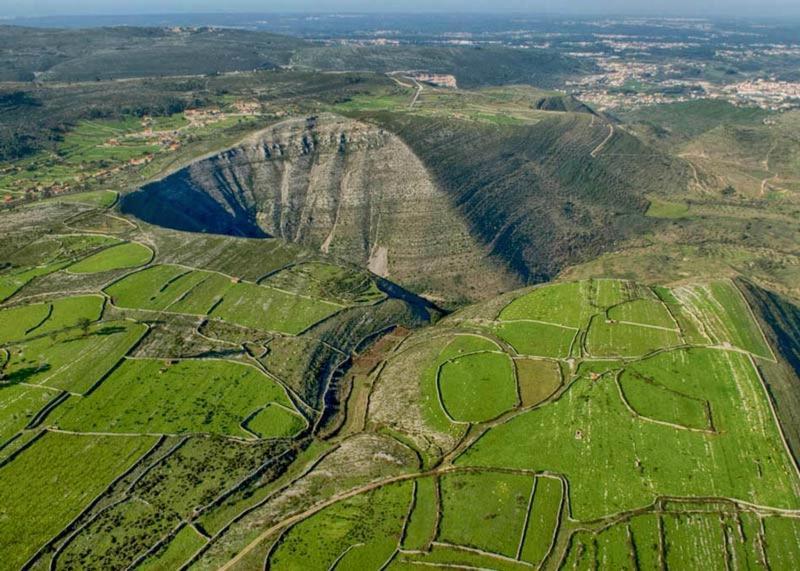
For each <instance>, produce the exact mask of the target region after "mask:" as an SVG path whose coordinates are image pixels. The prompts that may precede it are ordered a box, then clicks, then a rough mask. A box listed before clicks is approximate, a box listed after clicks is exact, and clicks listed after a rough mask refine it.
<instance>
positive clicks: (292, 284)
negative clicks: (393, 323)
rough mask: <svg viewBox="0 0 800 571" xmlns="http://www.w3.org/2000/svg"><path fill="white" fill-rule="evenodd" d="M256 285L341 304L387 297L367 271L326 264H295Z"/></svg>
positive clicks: (365, 301)
mask: <svg viewBox="0 0 800 571" xmlns="http://www.w3.org/2000/svg"><path fill="white" fill-rule="evenodd" d="M259 284H261V285H266V286H270V287H274V288H277V289H282V290H285V291H291V292H295V293H304V294H306V295H310V296H312V297H317V298H320V299H323V300H326V301H331V302H333V303H340V304H365V303H374V302H377V301H380V300H381V299H385V298H386V294H384V293H383V292H382V291H381V290H380V289H378V285H377V284H376V283H375V280H374V279H373V278H372V277H371V276H370V274H368V273H367V272H364V271H355V270H353V269H349V268H345V267H342V266H335V265H333V264H328V263H325V262H304V263H301V264H296V265H294V266H291V267H289V268H287V269H285V270H281V271H279V272H277V273H274V274H271V275H270V276H269V277H267V278H266V279H264V280H262V281H260V282H259Z"/></svg>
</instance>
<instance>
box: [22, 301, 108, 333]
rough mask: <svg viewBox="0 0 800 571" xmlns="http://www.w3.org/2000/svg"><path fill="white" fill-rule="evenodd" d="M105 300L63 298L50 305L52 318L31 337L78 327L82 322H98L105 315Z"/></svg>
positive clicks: (34, 330)
mask: <svg viewBox="0 0 800 571" xmlns="http://www.w3.org/2000/svg"><path fill="white" fill-rule="evenodd" d="M104 302H105V300H104V299H103V297H102V296H100V295H82V296H75V297H61V298H59V299H56V300H53V302H52V303H51V304H50V305H51V306H52V308H53V310H52V312H51V313H50V317H48V318H47V320H46V321H44V322H43V323H42V324H41V325H40V326H38V327H36V328H35V329H33V330H32V331H30V333H29V336H37V337H38V336H39V335H44V334H47V333H52V332H56V331H61V330H63V329H68V328H70V327H77V326H78V325H79V324H80V323H81V322H82V320H88V321H89V322H92V321H97V320H98V319H100V316H101V315H102V313H103V305H104Z"/></svg>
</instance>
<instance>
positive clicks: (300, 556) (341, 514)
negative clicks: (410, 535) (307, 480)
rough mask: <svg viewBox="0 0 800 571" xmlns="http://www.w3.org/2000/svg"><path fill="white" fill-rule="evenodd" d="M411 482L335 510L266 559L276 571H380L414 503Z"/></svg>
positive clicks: (302, 526)
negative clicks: (307, 570) (378, 570)
mask: <svg viewBox="0 0 800 571" xmlns="http://www.w3.org/2000/svg"><path fill="white" fill-rule="evenodd" d="M411 490H412V483H411V482H403V483H401V484H394V485H390V486H384V487H382V488H378V489H377V490H374V491H370V492H367V493H364V494H361V495H358V496H354V497H352V498H348V499H346V500H343V501H340V502H338V503H335V504H333V505H332V506H330V507H327V508H325V509H324V510H322V511H320V512H319V513H317V514H315V515H313V516H311V517H309V518H308V519H305V520H303V521H302V522H300V523H298V524H296V525H295V526H293V527H292V528H291V529H290V530H289V531H288V532H286V533H285V534H284V535H283V536H282V537H281V539H280V540H279V542H278V545H277V546H276V547H275V548H274V550H273V552H272V553H271V554H270V556H269V558H268V565H269V567H270V568H273V569H298V570H299V569H309V570H319V571H327V570H328V569H331V568H333V567H334V566H338V567H339V568H342V569H379V568H380V567H381V566H382V565H383V564H384V563H386V562H387V561H388V560H389V559H390V558H391V557H392V556H393V554H394V552H395V549H396V548H397V546H398V544H399V542H400V539H401V538H400V535H401V532H402V529H403V524H404V522H405V518H406V516H407V512H408V506H409V502H410V501H411Z"/></svg>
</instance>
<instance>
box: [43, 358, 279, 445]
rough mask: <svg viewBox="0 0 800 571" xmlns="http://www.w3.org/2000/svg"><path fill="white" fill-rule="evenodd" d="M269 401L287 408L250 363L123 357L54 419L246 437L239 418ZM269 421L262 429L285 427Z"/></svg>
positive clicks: (95, 426) (72, 426) (112, 428)
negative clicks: (121, 397)
mask: <svg viewBox="0 0 800 571" xmlns="http://www.w3.org/2000/svg"><path fill="white" fill-rule="evenodd" d="M121 394H124V395H125V398H124V399H120V398H119V395H121ZM271 402H275V403H278V404H282V405H283V406H286V407H292V404H291V402H289V400H288V397H287V396H286V394H285V392H284V390H283V389H282V388H281V387H280V386H279V385H277V384H275V383H274V382H272V381H270V380H269V379H268V378H266V377H265V376H264V375H263V374H262V373H260V372H259V371H258V370H257V369H256V368H254V367H251V366H247V365H243V364H239V363H235V362H231V361H221V360H187V361H178V362H175V363H172V362H165V361H162V360H155V359H128V360H125V361H124V362H123V363H122V364H121V365H120V366H119V367H118V368H116V369H115V370H114V372H113V373H112V374H111V375H110V376H109V377H108V378H107V379H105V380H104V381H103V383H102V384H101V385H100V386H99V387H98V388H97V389H96V390H95V391H94V392H93V393H92V394H91V395H90V396H88V397H84V398H81V399H76V400H75V401H74V402H72V401H68V402H67V403H65V404H64V406H63V407H59V409H58V410H57V411H56V416H55V417H54V418H53V421H54V422H57V423H58V425H59V426H60V427H61V428H64V429H67V430H75V431H83V432H86V431H88V432H117V433H187V432H188V433H192V432H208V433H214V434H223V435H230V436H239V437H243V438H247V437H250V435H249V434H248V433H247V432H246V431H245V430H243V429H242V428H241V426H240V423H241V422H243V421H244V420H245V418H246V417H247V416H248V415H249V414H250V413H251V412H252V411H253V410H254V409H258V408H259V407H262V406H264V405H266V404H268V403H271ZM268 420H271V422H265V423H263V426H260V428H261V430H263V431H264V432H265V433H266V432H267V430H279V431H280V430H284V429H285V427H284V426H283V425H282V423H279V422H275V421H274V419H268ZM280 435H281V434H265V437H269V436H280Z"/></svg>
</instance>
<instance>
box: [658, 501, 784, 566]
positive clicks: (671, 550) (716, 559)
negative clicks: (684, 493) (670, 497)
mask: <svg viewBox="0 0 800 571" xmlns="http://www.w3.org/2000/svg"><path fill="white" fill-rule="evenodd" d="M663 523H664V537H665V545H664V552H665V556H666V564H667V567H668V568H669V569H689V568H691V567H693V566H695V565H697V562H698V561H702V562H703V568H704V569H713V570H720V571H724V570H725V569H727V568H728V567H727V566H726V561H725V557H726V555H725V536H724V534H723V529H722V526H721V525H720V519H719V515H717V514H674V515H673V514H668V515H665V516H664V517H663ZM776 568H780V567H776ZM787 569H788V568H787Z"/></svg>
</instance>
